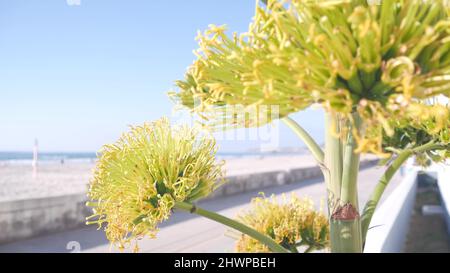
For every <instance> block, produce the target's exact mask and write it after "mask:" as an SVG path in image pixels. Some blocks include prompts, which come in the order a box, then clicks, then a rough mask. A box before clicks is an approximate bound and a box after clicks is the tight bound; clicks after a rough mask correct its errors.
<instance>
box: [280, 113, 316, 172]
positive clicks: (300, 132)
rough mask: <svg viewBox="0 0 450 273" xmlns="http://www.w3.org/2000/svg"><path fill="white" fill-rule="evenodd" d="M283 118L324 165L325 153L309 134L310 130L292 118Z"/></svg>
mask: <svg viewBox="0 0 450 273" xmlns="http://www.w3.org/2000/svg"><path fill="white" fill-rule="evenodd" d="M282 120H283V122H284V123H285V124H286V125H287V126H288V127H289V128H291V130H292V131H294V133H295V134H296V135H297V136H298V137H299V138H300V139H301V140H302V141H303V142H304V143H305V145H306V147H308V149H309V150H310V151H311V153H312V155H313V156H314V158H315V159H316V160H317V162H318V163H319V165H320V166H322V165H323V163H324V162H323V161H324V157H325V156H324V153H323V151H322V149H321V148H320V146H319V145H318V144H317V142H316V141H315V140H314V139H313V138H312V137H311V135H309V134H308V132H307V131H306V130H305V129H303V127H301V126H300V125H299V124H298V123H297V122H295V120H293V119H292V118H289V117H285V118H283V119H282Z"/></svg>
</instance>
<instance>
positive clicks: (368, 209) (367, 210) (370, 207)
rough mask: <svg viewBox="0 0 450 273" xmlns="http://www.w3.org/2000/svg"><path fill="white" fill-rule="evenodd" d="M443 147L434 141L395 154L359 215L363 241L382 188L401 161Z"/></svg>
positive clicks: (386, 184) (385, 185) (398, 167)
mask: <svg viewBox="0 0 450 273" xmlns="http://www.w3.org/2000/svg"><path fill="white" fill-rule="evenodd" d="M443 148H445V147H443V146H441V145H438V144H435V143H434V142H429V143H427V144H424V145H422V146H419V147H417V148H414V149H408V150H404V151H403V152H401V153H400V154H399V155H398V156H397V158H396V159H395V160H394V161H393V162H392V163H391V165H390V166H389V167H388V168H387V169H386V171H385V172H384V173H383V175H382V176H381V178H380V180H379V181H378V184H377V185H376V186H375V189H374V190H373V192H372V195H371V196H370V198H369V200H368V201H367V203H366V205H365V207H364V212H363V215H362V217H361V229H362V236H363V237H362V238H363V241H365V240H366V236H367V231H368V230H369V225H370V221H371V220H372V217H373V214H374V212H375V209H376V208H377V206H378V203H379V202H380V199H381V196H382V195H383V193H384V190H385V189H386V187H387V186H388V185H389V182H390V181H391V179H392V177H394V175H395V174H396V173H397V171H398V170H399V169H400V167H401V166H402V165H403V163H405V161H406V160H408V158H409V157H411V156H412V155H414V153H421V152H425V151H428V150H436V149H443Z"/></svg>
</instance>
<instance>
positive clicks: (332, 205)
mask: <svg viewBox="0 0 450 273" xmlns="http://www.w3.org/2000/svg"><path fill="white" fill-rule="evenodd" d="M353 118H354V120H353V122H351V121H349V120H348V121H346V123H344V124H340V122H339V120H338V117H336V116H332V115H331V114H329V116H328V118H327V136H326V138H327V140H326V150H325V162H326V163H325V164H326V166H327V167H328V169H329V173H330V174H329V177H328V179H329V182H328V184H329V188H330V189H331V191H332V194H331V196H330V197H329V200H328V204H329V205H328V206H329V213H330V239H331V251H332V252H352V253H353V252H356V253H359V252H362V236H361V223H360V217H359V213H358V192H357V177H358V171H359V154H357V153H355V152H354V151H355V149H356V141H355V139H354V136H353V133H354V132H353V130H359V126H360V120H359V117H358V116H357V115H354V117H353ZM339 124H340V125H341V126H345V129H346V131H347V132H348V133H347V136H346V137H347V139H346V141H345V143H344V145H343V144H342V141H341V140H340V138H339V137H338V136H337V135H336V134H342V131H341V130H342V129H344V128H339V127H338V128H336V126H339ZM353 126H356V127H353ZM333 127H334V128H336V129H337V130H335V131H334V132H333Z"/></svg>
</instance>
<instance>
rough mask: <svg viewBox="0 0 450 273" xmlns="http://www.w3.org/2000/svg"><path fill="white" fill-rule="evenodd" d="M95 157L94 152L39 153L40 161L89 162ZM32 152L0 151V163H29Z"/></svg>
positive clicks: (31, 158) (31, 159)
mask: <svg viewBox="0 0 450 273" xmlns="http://www.w3.org/2000/svg"><path fill="white" fill-rule="evenodd" d="M95 159H96V153H44V152H43V153H39V156H38V161H39V162H40V163H56V162H60V163H61V162H62V163H64V162H66V161H79V162H91V161H94V160H95ZM32 161H33V153H32V152H0V164H1V163H3V164H31V162H32Z"/></svg>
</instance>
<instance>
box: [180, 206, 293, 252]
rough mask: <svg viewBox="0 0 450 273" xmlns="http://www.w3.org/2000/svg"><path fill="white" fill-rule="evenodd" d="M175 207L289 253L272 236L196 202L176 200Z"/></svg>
mask: <svg viewBox="0 0 450 273" xmlns="http://www.w3.org/2000/svg"><path fill="white" fill-rule="evenodd" d="M175 208H177V209H180V210H184V211H187V212H190V213H195V214H197V215H200V216H203V217H205V218H208V219H210V220H213V221H215V222H218V223H221V224H223V225H225V226H227V227H230V228H233V229H235V230H237V231H240V232H242V233H243V234H246V235H248V236H250V237H252V238H253V239H255V240H258V241H259V242H261V243H262V244H264V245H266V246H267V247H268V248H269V249H270V250H271V251H273V252H278V253H289V251H288V250H287V249H285V248H284V247H282V246H281V245H279V244H278V243H277V242H275V241H274V240H273V239H272V238H270V237H268V236H266V235H264V234H262V233H259V232H258V231H256V230H254V229H253V228H251V227H249V226H246V225H244V224H242V223H240V222H238V221H235V220H233V219H230V218H228V217H225V216H223V215H220V214H218V213H215V212H212V211H208V210H205V209H202V208H200V207H197V206H196V205H194V204H191V203H187V202H176V203H175Z"/></svg>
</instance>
